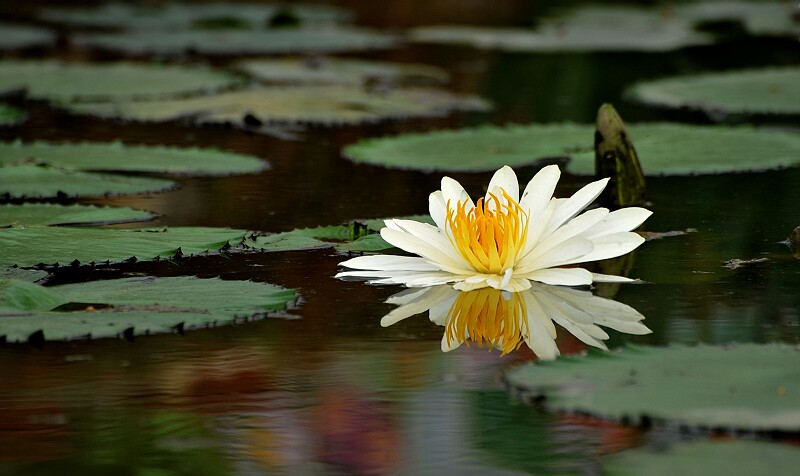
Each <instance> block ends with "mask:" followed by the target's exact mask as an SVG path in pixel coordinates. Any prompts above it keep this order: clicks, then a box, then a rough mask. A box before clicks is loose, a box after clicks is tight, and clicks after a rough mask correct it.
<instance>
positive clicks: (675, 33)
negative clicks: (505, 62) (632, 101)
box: [411, 6, 711, 51]
mask: <svg viewBox="0 0 800 476" xmlns="http://www.w3.org/2000/svg"><path fill="white" fill-rule="evenodd" d="M411 39H412V40H413V41H418V42H424V43H444V44H461V45H468V46H473V47H476V48H484V49H497V50H504V51H669V50H674V49H678V48H682V47H685V46H692V45H704V44H708V43H711V37H709V36H708V35H706V34H704V33H700V32H697V31H694V30H693V28H692V24H691V22H689V21H686V20H685V19H684V18H680V17H672V16H669V15H664V14H663V13H662V12H661V11H660V10H659V9H656V8H640V7H625V6H586V7H582V8H579V9H575V10H572V11H570V12H567V13H565V14H564V15H562V16H560V17H557V18H551V19H545V20H544V21H542V22H540V24H539V26H538V27H537V28H536V29H523V28H495V27H483V26H466V25H461V26H457V25H439V26H425V27H420V28H416V29H414V30H412V32H411Z"/></svg>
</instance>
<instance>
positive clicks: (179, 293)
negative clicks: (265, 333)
mask: <svg viewBox="0 0 800 476" xmlns="http://www.w3.org/2000/svg"><path fill="white" fill-rule="evenodd" d="M296 297H297V295H296V293H295V292H294V291H293V290H291V289H285V288H281V287H278V286H274V285H271V284H264V283H254V282H251V281H223V280H221V279H219V278H213V279H198V278H194V277H172V278H153V277H145V278H140V277H137V278H124V279H114V280H107V281H92V282H86V283H78V284H64V285H58V286H52V287H47V288H45V287H42V286H37V285H35V284H29V283H26V282H23V281H16V280H13V279H10V280H2V281H0V314H2V315H3V318H2V319H0V336H3V337H5V339H6V340H7V341H9V342H25V341H27V340H28V339H29V338H30V336H31V335H33V334H34V333H41V334H42V335H43V338H44V339H46V340H65V339H80V338H85V337H91V338H101V337H115V336H121V335H122V334H123V333H124V332H128V334H129V336H132V335H141V334H154V333H167V332H173V331H174V329H175V328H176V327H178V326H179V327H180V328H181V329H182V330H188V329H197V328H204V327H213V326H218V325H223V324H230V323H233V322H237V321H241V320H246V319H249V318H253V317H263V316H264V315H265V314H266V313H268V312H270V311H279V310H283V309H286V307H287V305H288V304H289V303H291V302H293V301H294V300H295V299H296ZM77 304H80V305H81V306H82V310H77V311H76V310H60V308H63V307H66V308H71V307H74V305H77ZM67 305H70V306H67ZM129 330H130V331H129Z"/></svg>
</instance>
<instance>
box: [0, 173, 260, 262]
mask: <svg viewBox="0 0 800 476" xmlns="http://www.w3.org/2000/svg"><path fill="white" fill-rule="evenodd" d="M0 170H2V169H0ZM246 235H247V232H246V231H244V230H232V229H228V228H204V227H172V228H144V229H119V228H93V227H48V226H33V227H27V228H21V227H11V228H2V229H0V249H2V250H3V253H2V254H0V266H2V265H7V266H13V265H17V266H20V267H32V266H36V265H38V264H40V263H41V264H44V265H55V264H60V265H68V264H71V263H73V262H75V261H76V260H77V261H78V262H79V263H81V264H88V263H93V262H94V263H102V262H106V261H108V262H113V263H116V262H122V261H125V260H128V259H131V258H136V259H138V260H151V259H155V258H157V257H160V258H172V257H174V256H176V255H179V254H180V255H186V256H188V255H192V254H198V253H204V252H216V251H219V250H220V249H222V248H227V247H228V246H235V245H238V244H239V243H241V242H242V240H244V238H245V236H246Z"/></svg>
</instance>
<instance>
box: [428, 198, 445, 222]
mask: <svg viewBox="0 0 800 476" xmlns="http://www.w3.org/2000/svg"><path fill="white" fill-rule="evenodd" d="M428 212H430V214H431V218H432V219H433V222H434V223H436V226H437V227H439V228H440V229H442V230H445V229H446V228H447V227H446V226H445V223H446V221H447V204H446V203H445V201H444V197H443V195H442V191H441V190H437V191H435V192H433V193H431V194H430V195H429V196H428Z"/></svg>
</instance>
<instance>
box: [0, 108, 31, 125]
mask: <svg viewBox="0 0 800 476" xmlns="http://www.w3.org/2000/svg"><path fill="white" fill-rule="evenodd" d="M25 118H26V114H25V111H23V110H21V109H17V108H16V107H13V106H9V105H8V104H2V103H0V126H16V125H17V124H20V123H21V122H23V121H25Z"/></svg>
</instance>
